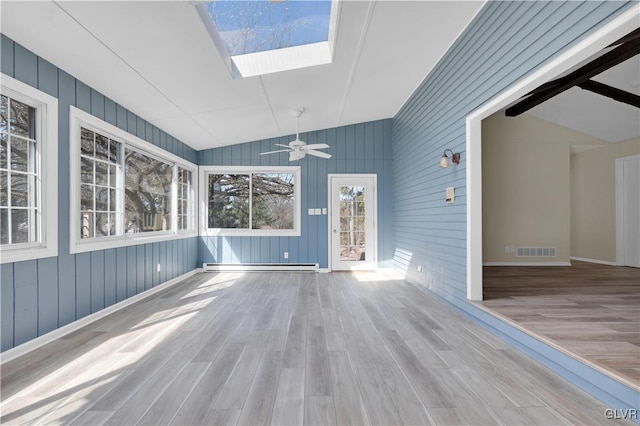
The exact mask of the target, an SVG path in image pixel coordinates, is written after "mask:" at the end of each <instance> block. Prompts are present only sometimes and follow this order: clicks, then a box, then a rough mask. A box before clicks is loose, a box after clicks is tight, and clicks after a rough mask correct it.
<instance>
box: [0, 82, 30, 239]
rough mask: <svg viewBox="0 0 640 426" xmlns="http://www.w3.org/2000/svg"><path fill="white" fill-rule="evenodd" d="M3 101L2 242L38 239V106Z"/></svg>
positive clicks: (0, 129)
mask: <svg viewBox="0 0 640 426" xmlns="http://www.w3.org/2000/svg"><path fill="white" fill-rule="evenodd" d="M1 98H2V99H1V102H0V117H1V118H0V187H1V191H0V244H2V245H8V244H21V243H32V242H37V241H38V179H37V178H38V171H37V170H38V162H37V149H36V147H37V141H36V119H35V113H36V109H35V108H33V107H30V106H29V105H26V104H24V103H22V102H19V101H17V100H15V99H11V98H10V97H7V96H4V95H3V96H2V97H1Z"/></svg>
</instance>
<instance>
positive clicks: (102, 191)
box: [80, 128, 122, 238]
mask: <svg viewBox="0 0 640 426" xmlns="http://www.w3.org/2000/svg"><path fill="white" fill-rule="evenodd" d="M80 135H81V136H80V138H81V140H80V163H81V166H80V227H81V230H80V236H81V238H93V237H96V236H110V235H116V229H117V225H116V224H117V223H120V222H121V221H122V214H121V213H118V211H119V209H118V208H117V207H118V204H119V203H118V199H119V198H120V197H119V193H120V192H121V191H122V188H121V185H118V173H117V172H118V171H119V170H120V158H119V157H120V155H121V154H120V152H121V151H122V144H121V143H120V142H118V141H116V140H112V139H109V138H108V137H106V136H103V135H100V134H98V133H96V132H93V131H91V130H88V129H85V128H82V129H81V131H80ZM120 211H121V209H120Z"/></svg>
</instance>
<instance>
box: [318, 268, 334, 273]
mask: <svg viewBox="0 0 640 426" xmlns="http://www.w3.org/2000/svg"><path fill="white" fill-rule="evenodd" d="M318 272H319V273H321V274H328V273H329V272H331V269H329V268H318Z"/></svg>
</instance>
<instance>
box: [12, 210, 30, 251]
mask: <svg viewBox="0 0 640 426" xmlns="http://www.w3.org/2000/svg"><path fill="white" fill-rule="evenodd" d="M11 242H12V243H13V244H19V243H28V242H29V210H27V209H14V210H11Z"/></svg>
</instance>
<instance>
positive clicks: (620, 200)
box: [616, 155, 640, 266]
mask: <svg viewBox="0 0 640 426" xmlns="http://www.w3.org/2000/svg"><path fill="white" fill-rule="evenodd" d="M635 158H640V155H631V156H629V157H622V158H616V265H618V266H625V252H624V236H625V235H627V234H628V233H626V232H625V229H624V223H625V221H624V191H623V189H624V185H623V184H624V175H623V171H624V163H625V161H628V160H631V159H635Z"/></svg>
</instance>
